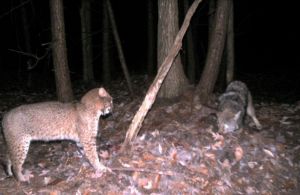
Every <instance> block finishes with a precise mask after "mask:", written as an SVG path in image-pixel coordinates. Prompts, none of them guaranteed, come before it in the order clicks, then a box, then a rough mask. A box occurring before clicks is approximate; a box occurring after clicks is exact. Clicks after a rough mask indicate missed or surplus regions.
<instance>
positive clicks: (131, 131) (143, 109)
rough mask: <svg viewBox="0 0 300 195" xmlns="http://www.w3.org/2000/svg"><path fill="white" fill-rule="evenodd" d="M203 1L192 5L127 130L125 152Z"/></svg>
mask: <svg viewBox="0 0 300 195" xmlns="http://www.w3.org/2000/svg"><path fill="white" fill-rule="evenodd" d="M200 2H201V0H195V1H194V2H193V4H192V5H191V7H190V9H189V10H188V12H187V14H186V16H185V18H184V21H183V24H182V26H181V28H180V31H179V32H178V34H177V35H176V38H175V40H174V43H173V45H172V47H171V48H170V52H169V53H168V55H167V57H166V58H165V59H164V61H163V63H162V64H161V65H160V67H159V69H158V72H157V75H156V77H155V79H154V81H153V82H152V84H151V86H150V87H149V89H148V91H147V94H146V96H145V98H144V101H143V103H142V105H141V106H140V108H139V110H138V111H137V113H136V114H135V115H134V118H133V119H132V122H131V124H130V126H129V128H128V130H127V133H126V138H125V140H124V143H123V146H122V151H124V150H125V149H126V148H127V146H128V145H129V144H130V143H131V142H132V141H133V140H134V139H135V138H136V136H137V135H138V132H139V130H140V129H141V127H142V122H143V120H144V118H145V117H146V115H147V113H148V111H149V109H150V108H151V106H152V105H153V103H154V101H155V99H156V96H157V93H158V91H159V89H160V87H161V86H162V83H163V81H164V79H165V78H166V76H167V74H168V72H169V71H170V69H171V67H172V65H173V66H174V65H175V64H174V60H175V58H176V56H177V54H178V52H179V50H180V48H181V47H182V39H183V36H184V34H185V33H186V30H187V28H188V26H189V24H190V21H191V18H192V16H193V15H194V13H195V11H196V9H197V7H198V5H199V3H200Z"/></svg>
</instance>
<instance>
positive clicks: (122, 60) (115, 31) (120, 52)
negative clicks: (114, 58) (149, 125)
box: [105, 0, 134, 95]
mask: <svg viewBox="0 0 300 195" xmlns="http://www.w3.org/2000/svg"><path fill="white" fill-rule="evenodd" d="M105 1H106V5H107V12H108V16H109V21H110V24H111V28H112V32H113V35H114V39H115V42H116V45H117V49H118V55H119V59H120V63H121V66H122V69H123V73H124V76H125V79H126V82H127V86H128V89H129V91H130V93H131V95H133V94H134V93H133V89H132V84H131V79H130V75H129V72H128V69H127V64H126V61H125V56H124V53H123V49H122V44H121V40H120V37H119V33H118V29H117V25H116V22H115V16H114V12H113V10H112V7H111V4H110V0H105Z"/></svg>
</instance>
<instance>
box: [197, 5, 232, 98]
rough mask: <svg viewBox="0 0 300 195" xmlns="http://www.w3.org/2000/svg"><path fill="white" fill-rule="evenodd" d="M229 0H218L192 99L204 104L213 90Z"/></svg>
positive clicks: (221, 52) (224, 33) (223, 42)
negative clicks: (201, 69)
mask: <svg viewBox="0 0 300 195" xmlns="http://www.w3.org/2000/svg"><path fill="white" fill-rule="evenodd" d="M230 1H231V0H218V1H217V10H216V15H215V22H214V24H215V26H214V29H213V31H212V35H211V40H210V43H209V46H208V53H207V58H206V63H205V66H204V70H203V72H202V75H201V79H200V82H199V84H198V85H197V88H196V94H195V98H194V101H196V102H199V101H200V102H201V103H202V104H206V103H207V102H208V100H209V98H210V96H211V94H212V92H213V90H214V86H215V83H216V80H217V76H218V73H219V66H220V62H221V59H222V54H223V50H224V45H225V38H226V33H227V26H228V25H227V23H228V15H229V5H230Z"/></svg>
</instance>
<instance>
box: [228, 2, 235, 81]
mask: <svg viewBox="0 0 300 195" xmlns="http://www.w3.org/2000/svg"><path fill="white" fill-rule="evenodd" d="M233 11H234V5H233V1H230V8H229V18H228V29H227V40H226V66H227V68H226V83H227V85H228V84H229V83H230V82H231V81H232V80H233V78H234V14H233V13H234V12H233Z"/></svg>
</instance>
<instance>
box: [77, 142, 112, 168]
mask: <svg viewBox="0 0 300 195" xmlns="http://www.w3.org/2000/svg"><path fill="white" fill-rule="evenodd" d="M81 144H82V146H83V150H84V153H85V156H86V157H87V159H88V160H89V162H90V163H91V165H92V166H93V167H94V168H95V169H96V170H97V171H105V170H106V169H107V168H106V167H105V166H104V165H103V164H102V163H101V162H100V160H99V157H98V153H97V147H96V138H90V139H87V138H85V139H83V140H81Z"/></svg>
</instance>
